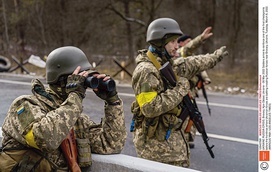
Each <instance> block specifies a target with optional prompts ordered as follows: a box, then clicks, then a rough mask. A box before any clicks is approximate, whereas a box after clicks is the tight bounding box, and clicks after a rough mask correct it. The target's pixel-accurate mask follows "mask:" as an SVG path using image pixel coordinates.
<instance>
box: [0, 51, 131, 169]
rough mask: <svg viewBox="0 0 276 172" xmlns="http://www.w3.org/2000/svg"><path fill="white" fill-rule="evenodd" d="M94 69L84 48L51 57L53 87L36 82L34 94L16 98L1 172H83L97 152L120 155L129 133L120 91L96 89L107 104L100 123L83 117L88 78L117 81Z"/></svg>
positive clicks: (8, 120)
mask: <svg viewBox="0 0 276 172" xmlns="http://www.w3.org/2000/svg"><path fill="white" fill-rule="evenodd" d="M90 69H91V64H90V63H89V62H88V59H87V58H86V55H85V54H84V53H83V51H81V50H80V49H79V48H76V47H72V46H67V47H61V48H57V49H55V50H54V51H52V52H51V53H50V54H49V56H48V58H47V61H46V80H47V83H48V84H49V88H47V89H45V88H44V85H43V84H42V83H41V82H40V81H39V80H38V79H34V80H33V81H32V92H33V95H22V96H20V97H18V98H16V99H15V100H14V101H13V103H12V105H11V106H10V109H9V111H8V113H7V116H6V118H5V120H4V123H3V126H2V130H3V141H2V151H0V152H1V153H0V162H1V163H0V171H49V172H50V171H68V169H70V171H80V167H87V166H90V165H91V163H92V161H91V153H92V152H93V153H99V154H112V153H120V152H121V150H122V149H123V146H124V143H125V139H126V130H125V121H124V112H123V103H122V100H121V99H120V98H119V97H118V95H117V91H116V89H115V88H114V89H112V90H111V89H110V90H109V89H105V88H104V87H97V88H96V89H94V92H95V93H96V95H97V96H98V97H100V98H101V99H103V100H104V101H105V106H104V114H105V117H104V118H103V120H102V122H101V123H100V124H96V123H95V122H93V121H91V120H90V119H89V116H87V115H85V114H83V113H82V111H83V105H82V101H83V99H84V98H85V92H86V88H87V87H91V86H89V84H85V82H87V77H90V79H91V78H92V75H93V77H94V79H95V78H97V79H96V80H94V82H95V81H99V82H100V83H107V82H109V81H113V80H111V78H110V77H109V76H107V75H105V74H99V73H97V72H93V71H90ZM95 83H96V82H95ZM95 83H94V84H95ZM113 86H115V85H113ZM75 138H76V139H75ZM77 152H79V157H77V155H78V154H77ZM77 158H78V160H77ZM77 161H78V164H77V163H76V162H77Z"/></svg>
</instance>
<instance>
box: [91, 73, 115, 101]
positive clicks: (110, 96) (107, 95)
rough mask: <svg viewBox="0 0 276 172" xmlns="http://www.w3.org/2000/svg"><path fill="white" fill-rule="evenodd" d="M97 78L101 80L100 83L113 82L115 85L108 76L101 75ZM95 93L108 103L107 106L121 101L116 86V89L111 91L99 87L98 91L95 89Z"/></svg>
mask: <svg viewBox="0 0 276 172" xmlns="http://www.w3.org/2000/svg"><path fill="white" fill-rule="evenodd" d="M97 78H99V80H101V81H100V82H108V81H112V82H114V83H115V81H114V80H112V79H111V78H110V77H109V76H108V75H106V74H100V75H98V76H97ZM93 91H94V92H95V94H96V95H97V96H98V97H99V98H101V99H102V100H105V101H106V102H107V104H113V103H114V102H116V101H118V100H119V96H118V93H117V91H116V85H115V86H114V89H111V90H108V89H106V88H100V87H98V88H97V89H93Z"/></svg>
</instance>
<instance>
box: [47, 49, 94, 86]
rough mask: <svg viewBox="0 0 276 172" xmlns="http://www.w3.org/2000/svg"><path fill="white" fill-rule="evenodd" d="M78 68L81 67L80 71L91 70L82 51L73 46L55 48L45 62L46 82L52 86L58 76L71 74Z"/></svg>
mask: <svg viewBox="0 0 276 172" xmlns="http://www.w3.org/2000/svg"><path fill="white" fill-rule="evenodd" d="M78 66H80V67H81V71H84V70H88V69H91V68H92V66H91V64H90V63H89V61H88V59H87V57H86V55H85V54H84V52H83V51H82V50H80V49H79V48H77V47H73V46H66V47H60V48H57V49H55V50H53V51H52V52H51V53H50V54H49V55H48V57H47V60H46V82H47V83H48V84H54V83H56V82H57V81H58V79H59V77H60V76H62V75H70V74H72V73H73V72H74V70H75V69H76V68H77V67H78Z"/></svg>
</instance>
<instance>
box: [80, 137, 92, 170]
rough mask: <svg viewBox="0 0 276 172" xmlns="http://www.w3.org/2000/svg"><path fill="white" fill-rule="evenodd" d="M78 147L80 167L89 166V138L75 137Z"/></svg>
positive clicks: (90, 162)
mask: <svg viewBox="0 0 276 172" xmlns="http://www.w3.org/2000/svg"><path fill="white" fill-rule="evenodd" d="M76 142H77V149H78V164H79V166H80V167H89V166H91V165H92V158H91V147H90V141H89V139H80V138H76Z"/></svg>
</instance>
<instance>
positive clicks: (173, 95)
mask: <svg viewBox="0 0 276 172" xmlns="http://www.w3.org/2000/svg"><path fill="white" fill-rule="evenodd" d="M146 53H147V50H141V51H139V55H138V56H137V58H136V62H137V66H136V68H135V70H134V72H133V77H132V87H133V90H134V93H135V96H136V101H134V102H133V104H132V108H131V110H132V113H133V114H134V119H135V130H134V132H133V133H134V138H133V142H134V145H135V148H136V152H137V155H138V156H139V157H142V158H145V159H150V160H155V161H159V162H164V163H169V164H177V162H180V163H182V164H181V166H183V165H184V166H186V167H187V166H189V147H188V146H187V142H186V140H185V138H184V137H183V135H182V133H181V132H180V131H181V130H175V129H176V128H177V127H179V125H178V124H179V122H180V121H179V118H178V117H177V116H178V115H179V111H180V109H179V108H180V107H179V106H178V105H179V104H180V102H181V101H182V99H183V96H185V95H186V94H187V93H188V91H189V85H185V86H183V85H182V86H180V85H178V86H176V87H174V88H170V89H166V88H167V86H166V85H165V83H164V82H163V80H162V78H161V75H160V73H159V71H158V70H157V69H156V67H155V66H154V65H153V63H152V62H151V61H150V59H149V58H148V56H147V54H146ZM155 56H156V54H155ZM156 58H157V60H158V61H159V62H160V63H161V65H162V64H164V63H165V61H163V60H162V59H161V58H160V57H157V56H156ZM220 60H221V58H219V57H218V55H215V53H214V54H206V55H199V56H193V57H189V58H177V59H175V60H173V61H171V63H172V64H173V69H174V71H175V74H176V75H177V76H181V77H186V78H187V79H191V78H192V77H193V76H194V75H196V74H197V73H198V72H201V71H203V70H206V69H209V68H212V67H214V66H215V65H216V63H217V62H218V61H220ZM140 97H143V99H142V98H140ZM140 99H142V100H143V101H144V102H143V101H142V100H140ZM139 101H140V103H139ZM141 102H142V103H141ZM186 125H187V120H186V121H185V123H184V124H183V125H182V129H185V127H186ZM168 129H171V134H170V137H169V138H168V140H167V141H165V135H166V133H167V131H168ZM183 162H184V164H183Z"/></svg>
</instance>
